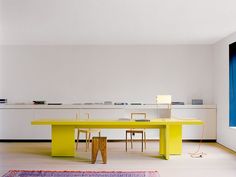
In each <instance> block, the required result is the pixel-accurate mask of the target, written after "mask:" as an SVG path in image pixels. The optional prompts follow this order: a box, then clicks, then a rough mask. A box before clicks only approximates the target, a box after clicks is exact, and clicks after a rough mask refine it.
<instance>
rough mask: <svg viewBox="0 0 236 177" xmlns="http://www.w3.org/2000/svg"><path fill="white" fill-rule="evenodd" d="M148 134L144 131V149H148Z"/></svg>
mask: <svg viewBox="0 0 236 177" xmlns="http://www.w3.org/2000/svg"><path fill="white" fill-rule="evenodd" d="M146 138H147V137H146V132H145V131H144V145H145V146H144V148H145V149H147V139H146Z"/></svg>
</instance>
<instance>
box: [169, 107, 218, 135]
mask: <svg viewBox="0 0 236 177" xmlns="http://www.w3.org/2000/svg"><path fill="white" fill-rule="evenodd" d="M172 117H174V118H180V119H192V118H196V119H199V120H202V121H203V122H204V135H203V139H216V109H172ZM202 131H203V126H196V125H184V126H183V139H201V137H202Z"/></svg>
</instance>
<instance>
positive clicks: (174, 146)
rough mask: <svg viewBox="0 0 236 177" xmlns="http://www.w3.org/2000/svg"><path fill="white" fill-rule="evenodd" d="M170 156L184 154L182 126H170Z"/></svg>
mask: <svg viewBox="0 0 236 177" xmlns="http://www.w3.org/2000/svg"><path fill="white" fill-rule="evenodd" d="M169 128H170V130H169V138H170V139H169V141H170V154H172V155H180V154H181V153H182V125H169Z"/></svg>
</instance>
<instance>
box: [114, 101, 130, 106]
mask: <svg viewBox="0 0 236 177" xmlns="http://www.w3.org/2000/svg"><path fill="white" fill-rule="evenodd" d="M114 105H128V103H123V102H116V103H114Z"/></svg>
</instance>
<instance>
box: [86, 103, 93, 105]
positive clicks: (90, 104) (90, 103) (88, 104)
mask: <svg viewBox="0 0 236 177" xmlns="http://www.w3.org/2000/svg"><path fill="white" fill-rule="evenodd" d="M84 105H93V103H84Z"/></svg>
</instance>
